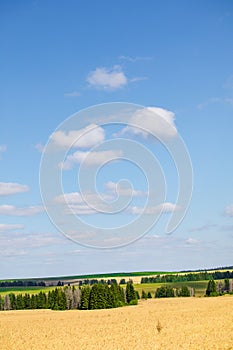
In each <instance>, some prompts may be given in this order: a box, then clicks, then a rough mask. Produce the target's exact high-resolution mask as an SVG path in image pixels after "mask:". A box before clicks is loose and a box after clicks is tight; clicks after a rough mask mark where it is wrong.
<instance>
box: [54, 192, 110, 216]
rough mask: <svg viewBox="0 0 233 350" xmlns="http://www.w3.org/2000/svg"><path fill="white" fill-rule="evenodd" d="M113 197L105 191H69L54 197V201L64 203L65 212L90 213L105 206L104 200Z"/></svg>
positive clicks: (101, 209) (103, 208) (102, 209)
mask: <svg viewBox="0 0 233 350" xmlns="http://www.w3.org/2000/svg"><path fill="white" fill-rule="evenodd" d="M113 199H114V197H113V196H112V195H109V194H105V193H99V194H98V193H87V192H86V193H83V194H81V193H79V192H70V193H64V194H63V195H60V196H57V197H56V198H54V201H55V203H58V204H59V203H60V204H65V205H66V206H65V210H66V213H67V214H73V213H74V214H77V215H90V214H96V213H97V212H99V211H104V210H105V209H106V208H107V204H106V203H105V201H111V200H113Z"/></svg>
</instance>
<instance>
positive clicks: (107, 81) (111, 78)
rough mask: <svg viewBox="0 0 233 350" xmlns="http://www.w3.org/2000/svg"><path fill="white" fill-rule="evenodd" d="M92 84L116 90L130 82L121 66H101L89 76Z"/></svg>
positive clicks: (88, 80) (100, 87)
mask: <svg viewBox="0 0 233 350" xmlns="http://www.w3.org/2000/svg"><path fill="white" fill-rule="evenodd" d="M87 82H88V83H89V84H90V86H93V87H95V88H99V89H104V90H116V89H119V88H121V87H123V86H125V85H126V84H127V83H128V79H127V77H126V75H125V74H124V72H123V71H122V69H121V67H120V66H114V67H113V68H110V69H108V68H106V67H99V68H96V69H95V70H94V71H92V72H90V73H89V74H88V76H87Z"/></svg>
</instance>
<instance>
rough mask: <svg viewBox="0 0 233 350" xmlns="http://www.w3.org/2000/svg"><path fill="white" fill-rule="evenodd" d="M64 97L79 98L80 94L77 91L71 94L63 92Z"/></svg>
mask: <svg viewBox="0 0 233 350" xmlns="http://www.w3.org/2000/svg"><path fill="white" fill-rule="evenodd" d="M64 96H65V97H80V96H81V93H80V92H78V91H72V92H65V93H64Z"/></svg>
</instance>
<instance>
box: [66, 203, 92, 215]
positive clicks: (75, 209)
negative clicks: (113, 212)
mask: <svg viewBox="0 0 233 350" xmlns="http://www.w3.org/2000/svg"><path fill="white" fill-rule="evenodd" d="M66 212H67V214H76V215H91V214H96V213H97V211H96V210H94V209H92V208H91V207H89V206H88V205H79V204H71V205H69V206H68V207H67V210H66Z"/></svg>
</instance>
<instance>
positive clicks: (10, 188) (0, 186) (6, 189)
mask: <svg viewBox="0 0 233 350" xmlns="http://www.w3.org/2000/svg"><path fill="white" fill-rule="evenodd" d="M28 191H29V187H28V186H26V185H21V184H18V183H14V182H0V196H6V195H9V194H15V193H22V192H28Z"/></svg>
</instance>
